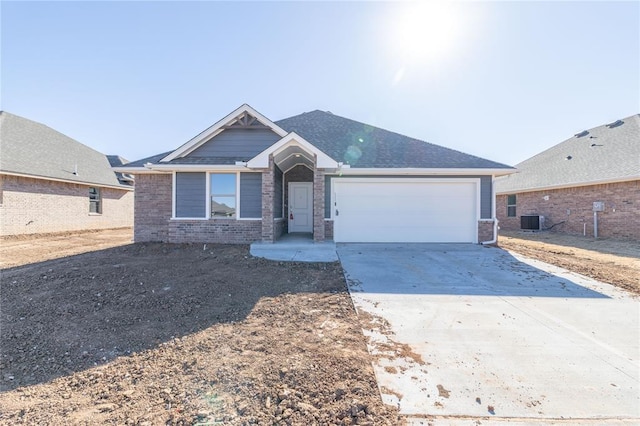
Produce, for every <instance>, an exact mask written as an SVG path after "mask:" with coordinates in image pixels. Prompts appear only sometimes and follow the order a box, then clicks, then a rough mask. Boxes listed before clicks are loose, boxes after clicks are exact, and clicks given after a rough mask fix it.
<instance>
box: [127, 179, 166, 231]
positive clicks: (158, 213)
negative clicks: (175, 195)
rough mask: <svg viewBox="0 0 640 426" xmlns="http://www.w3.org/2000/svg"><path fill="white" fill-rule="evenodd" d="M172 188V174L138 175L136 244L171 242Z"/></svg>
mask: <svg viewBox="0 0 640 426" xmlns="http://www.w3.org/2000/svg"><path fill="white" fill-rule="evenodd" d="M171 186H172V175H170V174H139V175H136V194H135V220H134V224H133V239H134V241H135V242H144V241H163V242H167V241H169V219H171Z"/></svg>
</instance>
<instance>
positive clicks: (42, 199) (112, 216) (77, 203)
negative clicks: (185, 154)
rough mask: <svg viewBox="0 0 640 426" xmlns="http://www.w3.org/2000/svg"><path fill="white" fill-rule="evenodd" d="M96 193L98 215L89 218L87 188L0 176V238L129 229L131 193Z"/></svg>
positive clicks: (110, 189) (121, 191)
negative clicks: (98, 196)
mask: <svg viewBox="0 0 640 426" xmlns="http://www.w3.org/2000/svg"><path fill="white" fill-rule="evenodd" d="M100 191H101V197H102V214H90V213H89V185H83V184H76V183H65V182H54V181H49V180H44V179H32V178H27V177H21V176H8V175H0V235H2V236H8V235H25V234H40V233H56V232H68V231H81V230H90V229H108V228H121V227H130V226H132V225H133V197H134V194H133V191H126V190H119V189H115V188H113V189H112V188H101V189H100Z"/></svg>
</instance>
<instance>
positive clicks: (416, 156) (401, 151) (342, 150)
mask: <svg viewBox="0 0 640 426" xmlns="http://www.w3.org/2000/svg"><path fill="white" fill-rule="evenodd" d="M275 124H276V125H278V126H279V127H281V128H282V129H284V130H285V131H287V132H296V133H297V134H299V135H300V136H302V137H303V138H305V139H306V140H307V141H308V142H310V143H311V144H313V145H314V146H315V147H317V148H318V149H320V150H321V151H322V152H324V153H325V154H327V155H328V156H330V157H331V158H333V159H334V160H336V161H338V162H343V163H344V164H349V165H350V166H351V168H437V169H458V168H460V169H512V167H511V166H507V165H505V164H501V163H497V162H494V161H490V160H485V159H484V158H480V157H476V156H473V155H469V154H465V153H462V152H459V151H455V150H453V149H449V148H445V147H442V146H439V145H434V144H431V143H428V142H424V141H421V140H418V139H413V138H410V137H407V136H403V135H401V134H398V133H394V132H390V131H388V130H384V129H381V128H378V127H374V126H370V125H368V124H364V123H360V122H357V121H354V120H350V119H348V118H344V117H340V116H337V115H334V114H332V113H330V112H324V111H319V110H316V111H312V112H307V113H304V114H300V115H296V116H293V117H289V118H285V119H283V120H280V121H276V122H275ZM171 152H173V151H171ZM171 152H166V153H163V154H158V155H154V156H152V157H148V158H144V159H142V160H137V161H134V162H131V163H128V164H127V165H126V166H127V167H133V168H135V167H143V166H144V164H146V163H152V164H155V163H159V162H160V160H161V159H162V158H164V157H166V156H167V155H169V154H170V153H171ZM246 160H248V159H247V158H244V157H242V158H240V157H238V158H231V157H229V158H190V157H188V156H187V157H183V158H179V159H174V160H172V161H170V162H168V163H166V164H219V165H224V164H234V163H235V162H236V161H246Z"/></svg>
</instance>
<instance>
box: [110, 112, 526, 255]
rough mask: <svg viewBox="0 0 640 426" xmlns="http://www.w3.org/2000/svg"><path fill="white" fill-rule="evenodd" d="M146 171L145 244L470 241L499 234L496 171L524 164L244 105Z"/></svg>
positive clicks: (325, 115)
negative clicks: (273, 116)
mask: <svg viewBox="0 0 640 426" xmlns="http://www.w3.org/2000/svg"><path fill="white" fill-rule="evenodd" d="M116 170H118V171H120V172H123V173H131V174H134V175H135V177H136V195H135V199H136V201H135V225H134V234H135V240H136V241H168V242H218V243H250V242H254V241H258V240H262V241H265V242H273V241H275V240H276V239H278V238H279V237H280V236H281V235H282V234H283V233H287V232H289V233H292V232H301V233H312V234H313V238H314V240H315V241H323V240H325V239H333V240H335V241H336V242H349V241H351V242H378V241H379V242H466V243H477V242H483V241H487V240H492V239H493V238H494V231H495V229H494V226H493V225H494V217H495V209H494V194H493V190H492V187H493V179H494V178H495V177H496V176H499V175H504V174H508V173H512V172H513V171H514V169H513V168H511V167H509V166H505V165H503V164H499V163H495V162H493V161H489V160H485V159H482V158H478V157H474V156H472V155H468V154H463V153H461V152H458V151H454V150H451V149H447V148H443V147H441V146H437V145H433V144H430V143H427V142H423V141H419V140H416V139H412V138H408V137H406V136H402V135H399V134H397V133H393V132H389V131H387V130H383V129H379V128H376V127H373V126H369V125H366V124H363V123H359V122H357V121H353V120H349V119H346V118H342V117H339V116H337V115H334V114H332V113H330V112H323V111H312V112H308V113H304V114H300V115H297V116H294V117H291V118H287V119H284V120H280V121H276V122H273V121H271V120H269V119H268V118H266V117H265V116H263V115H262V114H260V113H259V112H257V111H256V110H254V109H253V108H251V107H250V106H248V105H246V104H245V105H242V106H241V107H239V108H238V109H236V110H235V111H233V112H232V113H230V114H229V115H227V116H226V117H224V118H223V119H222V120H220V121H218V122H217V123H215V124H214V125H213V126H211V127H209V128H208V129H206V130H205V131H203V132H202V133H200V134H199V135H198V136H196V137H195V138H193V139H191V140H190V141H188V142H187V143H185V144H184V145H182V146H180V147H179V148H177V149H176V150H174V151H171V152H165V153H163V154H159V155H156V156H153V157H149V158H145V159H143V160H139V161H135V162H132V163H129V164H127V165H125V166H124V167H118V168H116Z"/></svg>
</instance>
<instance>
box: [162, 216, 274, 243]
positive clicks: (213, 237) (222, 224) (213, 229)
mask: <svg viewBox="0 0 640 426" xmlns="http://www.w3.org/2000/svg"><path fill="white" fill-rule="evenodd" d="M168 229H169V236H168V241H169V242H170V243H219V244H251V243H253V242H255V241H259V240H260V239H261V236H262V221H261V220H233V219H210V220H182V219H181V220H172V221H169V227H168Z"/></svg>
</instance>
